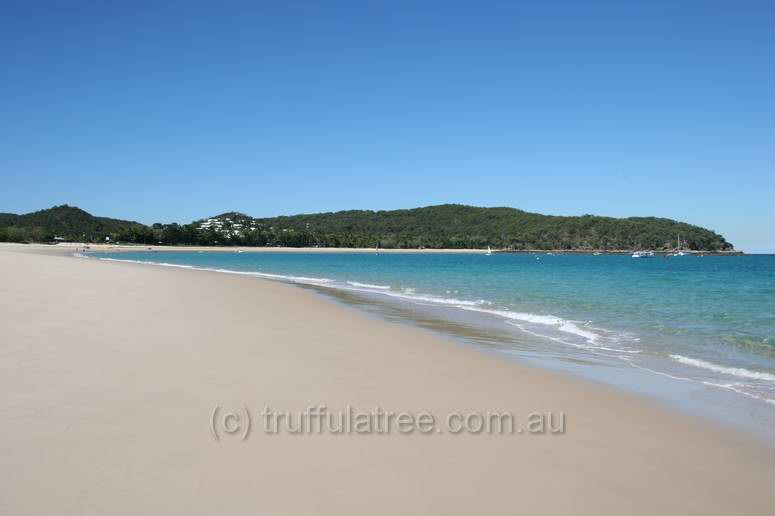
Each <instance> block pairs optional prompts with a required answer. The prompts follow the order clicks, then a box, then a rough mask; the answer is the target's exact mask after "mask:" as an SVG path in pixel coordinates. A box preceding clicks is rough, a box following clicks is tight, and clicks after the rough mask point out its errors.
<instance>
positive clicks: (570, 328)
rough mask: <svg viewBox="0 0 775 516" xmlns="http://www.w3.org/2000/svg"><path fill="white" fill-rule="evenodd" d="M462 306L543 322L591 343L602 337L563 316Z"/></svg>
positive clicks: (525, 320)
mask: <svg viewBox="0 0 775 516" xmlns="http://www.w3.org/2000/svg"><path fill="white" fill-rule="evenodd" d="M461 308H464V309H466V310H475V311H478V312H483V313H488V314H492V315H497V316H499V317H503V318H504V319H511V320H516V321H522V322H527V323H532V324H543V325H546V326H552V327H554V328H555V329H557V330H559V331H561V332H564V333H571V334H573V335H576V336H578V337H581V338H583V339H586V341H587V342H590V343H592V342H596V341H597V340H598V339H599V338H600V336H599V335H597V334H596V333H593V332H591V331H589V330H585V329H583V328H581V327H580V326H579V325H578V324H576V323H574V322H572V321H568V320H567V319H563V318H561V317H557V316H554V315H538V314H531V313H524V312H512V311H509V310H491V309H488V308H469V307H461Z"/></svg>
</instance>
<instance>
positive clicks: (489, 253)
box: [484, 245, 492, 256]
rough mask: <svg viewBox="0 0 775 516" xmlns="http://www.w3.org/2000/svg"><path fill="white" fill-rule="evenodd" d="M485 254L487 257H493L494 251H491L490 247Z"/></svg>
mask: <svg viewBox="0 0 775 516" xmlns="http://www.w3.org/2000/svg"><path fill="white" fill-rule="evenodd" d="M484 254H485V255H486V256H491V255H492V249H490V246H489V245H488V246H487V252H486V253H484Z"/></svg>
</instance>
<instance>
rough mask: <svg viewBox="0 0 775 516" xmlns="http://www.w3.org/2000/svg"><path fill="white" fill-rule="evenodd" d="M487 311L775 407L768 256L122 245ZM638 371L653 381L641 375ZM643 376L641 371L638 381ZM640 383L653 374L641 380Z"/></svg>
mask: <svg viewBox="0 0 775 516" xmlns="http://www.w3.org/2000/svg"><path fill="white" fill-rule="evenodd" d="M99 256H101V257H104V258H112V259H120V260H135V261H143V262H149V261H150V262H155V263H164V264H170V265H177V266H185V267H194V268H203V269H215V270H223V271H232V272H240V273H245V274H250V275H256V276H259V277H265V278H271V279H277V280H282V281H290V282H296V283H302V284H308V285H314V286H316V287H319V288H323V289H330V290H337V291H347V292H355V293H358V294H363V295H365V296H370V297H372V298H375V299H384V300H385V301H389V302H392V303H401V304H403V305H405V306H409V307H417V308H418V309H423V308H422V307H426V309H430V310H433V309H434V307H435V308H436V309H437V310H436V313H442V314H443V315H442V316H443V317H448V318H451V319H456V318H458V319H461V320H463V319H465V320H467V321H470V320H471V319H472V318H477V317H479V318H482V321H484V320H485V319H487V323H486V324H483V325H482V328H485V329H487V328H490V329H496V330H497V331H498V333H499V334H501V335H503V334H505V335H506V336H507V338H506V339H505V340H504V339H503V338H501V339H500V340H501V344H500V348H501V349H504V348H505V349H506V350H507V351H508V350H509V347H510V346H511V344H510V342H512V341H511V340H510V339H511V337H508V336H509V335H510V336H513V346H512V347H513V349H512V350H511V351H513V352H514V353H516V354H519V352H520V350H527V349H528V348H526V344H525V343H526V342H527V343H529V351H530V353H532V354H533V355H535V354H541V353H542V352H543V353H545V354H546V355H547V356H549V355H551V356H562V357H565V358H566V359H567V358H572V359H574V360H575V361H576V362H584V363H589V364H596V363H599V364H605V365H606V366H607V367H612V366H615V367H620V368H623V369H627V368H631V369H636V370H638V371H640V372H648V373H652V374H653V375H654V376H655V377H656V376H659V377H661V380H660V381H665V379H673V380H675V381H676V382H691V383H693V384H696V385H697V386H698V387H699V386H701V387H702V388H705V389H718V390H719V391H723V392H724V393H725V396H727V397H728V396H730V395H733V396H737V397H739V399H740V400H745V401H746V402H747V403H758V404H764V405H770V406H773V407H775V256H764V255H759V256H756V255H754V256H740V257H713V256H706V257H696V256H685V257H672V258H661V257H656V258H652V259H633V258H631V257H629V256H615V255H602V256H591V255H546V254H538V255H533V254H497V253H496V254H494V255H492V256H485V255H484V254H423V253H402V254H399V253H381V254H379V255H377V254H375V253H279V252H278V253H270V252H268V253H249V252H248V253H236V252H234V251H228V252H217V253H210V252H208V253H196V252H163V251H161V252H152V253H148V252H118V253H112V254H106V255H102V254H101V255H99ZM640 378H646V379H647V378H649V377H648V375H642V376H640ZM640 381H644V380H640ZM645 381H646V382H648V381H649V380H645Z"/></svg>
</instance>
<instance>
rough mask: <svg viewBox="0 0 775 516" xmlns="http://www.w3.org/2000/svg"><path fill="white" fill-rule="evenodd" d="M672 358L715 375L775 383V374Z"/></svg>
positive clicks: (685, 358) (694, 359) (698, 360)
mask: <svg viewBox="0 0 775 516" xmlns="http://www.w3.org/2000/svg"><path fill="white" fill-rule="evenodd" d="M670 358H672V359H673V360H675V361H676V362H680V363H682V364H685V365H690V366H694V367H698V368H700V369H706V370H708V371H713V372H714V373H721V374H726V375H729V376H737V377H739V378H750V379H752V380H766V381H768V382H775V374H771V373H764V372H761V371H751V370H750V369H745V368H742V367H727V366H722V365H718V364H714V363H712V362H708V361H706V360H700V359H699V358H689V357H685V356H683V355H670Z"/></svg>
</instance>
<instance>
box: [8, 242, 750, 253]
mask: <svg viewBox="0 0 775 516" xmlns="http://www.w3.org/2000/svg"><path fill="white" fill-rule="evenodd" d="M20 245H25V244H20ZM37 245H44V244H37ZM56 247H60V248H61V247H77V248H83V247H88V248H89V249H90V250H92V251H113V250H119V251H121V250H131V251H178V252H185V251H196V252H199V251H202V252H224V251H233V252H240V251H241V252H246V253H376V252H379V253H426V254H434V253H459V254H483V253H486V252H487V249H427V248H426V249H417V248H412V249H393V248H384V249H383V248H380V249H379V250H377V249H375V248H371V247H246V246H187V245H181V246H177V245H176V246H167V245H142V244H89V243H76V242H66V243H59V244H56ZM635 251H636V250H626V249H620V250H602V249H492V253H493V254H546V253H553V254H595V253H600V254H601V255H607V254H610V255H629V254H632V253H633V252H635ZM673 252H674V251H654V255H655V256H665V255H668V254H671V253H673ZM684 252H685V253H687V255H689V256H699V255H704V256H742V255H745V254H746V253H744V252H742V251H684Z"/></svg>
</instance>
